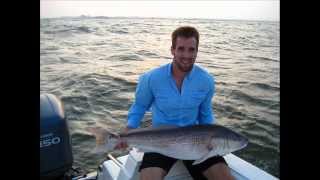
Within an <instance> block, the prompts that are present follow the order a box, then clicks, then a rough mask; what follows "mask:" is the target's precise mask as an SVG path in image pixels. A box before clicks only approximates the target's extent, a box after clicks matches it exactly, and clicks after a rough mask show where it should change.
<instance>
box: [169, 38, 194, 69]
mask: <svg viewBox="0 0 320 180" xmlns="http://www.w3.org/2000/svg"><path fill="white" fill-rule="evenodd" d="M197 53H198V50H197V40H196V38H195V37H190V38H185V37H179V36H178V37H177V40H176V47H175V48H173V47H171V54H172V55H173V63H174V64H175V65H176V67H178V69H179V70H180V71H182V72H189V71H191V69H192V67H193V64H194V62H195V60H196V58H197Z"/></svg>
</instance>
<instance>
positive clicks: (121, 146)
mask: <svg viewBox="0 0 320 180" xmlns="http://www.w3.org/2000/svg"><path fill="white" fill-rule="evenodd" d="M129 130H130V128H128V127H126V128H124V130H123V131H122V133H121V134H127V133H128V131H129ZM127 147H128V144H127V142H126V141H125V140H124V139H121V138H120V139H119V143H118V144H117V145H116V146H115V148H114V149H125V148H127Z"/></svg>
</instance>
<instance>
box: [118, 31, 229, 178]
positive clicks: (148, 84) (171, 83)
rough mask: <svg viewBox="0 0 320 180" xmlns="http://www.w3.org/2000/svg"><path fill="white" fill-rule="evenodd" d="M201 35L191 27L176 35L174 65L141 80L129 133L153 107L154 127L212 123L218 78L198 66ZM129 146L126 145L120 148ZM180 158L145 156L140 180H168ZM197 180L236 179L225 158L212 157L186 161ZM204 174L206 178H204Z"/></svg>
mask: <svg viewBox="0 0 320 180" xmlns="http://www.w3.org/2000/svg"><path fill="white" fill-rule="evenodd" d="M198 46H199V33H198V31H197V30H196V29H195V28H193V27H190V26H183V27H179V28H178V29H176V30H175V31H174V32H173V33H172V46H171V54H172V55H173V61H172V63H169V64H166V65H164V66H161V67H158V68H156V69H153V70H151V71H149V72H147V73H145V74H143V75H142V76H141V77H140V78H139V83H138V85H137V89H136V99H135V102H134V104H133V105H132V106H131V108H130V110H129V113H128V124H127V129H126V130H125V131H128V130H129V129H132V128H138V127H139V125H140V122H141V120H142V118H143V116H144V114H145V112H146V111H147V110H148V109H149V108H150V107H151V110H152V126H153V127H158V126H162V125H175V126H188V125H195V124H212V123H214V115H213V112H212V110H211V100H212V97H213V94H214V79H213V77H212V76H211V75H210V74H209V73H208V72H207V71H205V70H204V69H202V68H201V67H199V66H197V65H195V64H194V63H195V60H196V57H197V53H198ZM123 147H126V143H125V142H121V143H119V144H118V145H117V148H123ZM176 161H177V159H174V158H170V157H166V156H164V155H161V154H158V153H145V155H144V157H143V160H142V164H141V166H140V179H142V180H145V179H148V180H156V179H159V180H160V179H164V177H165V175H166V174H167V173H168V172H169V170H170V168H171V167H172V166H173V164H174V163H175V162H176ZM183 162H184V164H185V165H186V167H187V169H188V170H189V172H190V174H191V176H192V177H193V178H194V179H205V177H206V178H208V179H214V180H222V179H223V180H229V179H233V177H232V176H231V174H230V170H229V168H228V166H227V164H226V162H225V160H224V158H223V157H221V156H217V157H212V158H209V159H207V160H206V161H204V162H203V163H200V164H198V165H194V166H193V165H192V163H193V161H183ZM203 175H204V176H203Z"/></svg>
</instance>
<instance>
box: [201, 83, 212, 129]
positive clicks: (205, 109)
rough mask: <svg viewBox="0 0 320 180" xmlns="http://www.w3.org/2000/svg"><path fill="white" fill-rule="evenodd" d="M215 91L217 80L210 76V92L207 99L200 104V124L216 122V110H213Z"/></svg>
mask: <svg viewBox="0 0 320 180" xmlns="http://www.w3.org/2000/svg"><path fill="white" fill-rule="evenodd" d="M214 93H215V82H214V79H213V78H209V92H208V93H207V95H206V98H205V100H204V101H203V102H202V103H201V104H200V109H199V116H198V120H199V124H213V123H215V116H214V112H213V111H212V104H211V101H212V98H213V96H214Z"/></svg>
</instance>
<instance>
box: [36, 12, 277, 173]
mask: <svg viewBox="0 0 320 180" xmlns="http://www.w3.org/2000/svg"><path fill="white" fill-rule="evenodd" d="M181 25H192V26H194V27H196V28H197V29H198V30H199V32H200V44H199V52H198V58H197V61H196V63H197V64H198V65H200V66H202V67H204V68H206V69H207V70H208V71H209V73H210V74H212V75H214V76H215V79H216V94H215V96H214V98H213V101H212V105H213V111H214V113H215V116H216V120H217V123H218V124H221V125H224V126H227V127H229V128H231V129H233V130H235V131H237V132H239V133H241V134H243V135H245V136H246V137H248V138H249V141H250V143H249V145H248V146H247V147H246V148H245V149H243V150H240V151H238V152H236V153H235V154H236V155H238V156H239V157H241V158H243V159H245V160H247V161H249V162H250V163H252V164H254V165H256V166H258V167H259V168H262V169H263V170H266V171H267V172H269V173H271V174H272V175H274V176H277V177H279V163H280V161H279V154H280V150H279V139H280V133H279V128H280V117H279V116H280V106H279V105H280V76H279V74H280V72H279V71H280V59H279V53H280V52H279V51H280V41H279V36H280V34H279V29H280V27H279V22H264V21H237V20H210V19H165V18H125V17H123V18H108V17H73V18H71V17H69V18H54V19H41V20H40V93H52V94H55V95H56V96H58V97H59V98H60V99H61V100H62V102H63V104H64V109H65V114H66V116H67V120H68V123H69V128H70V133H71V138H72V148H73V155H74V165H76V166H81V167H82V168H84V169H85V170H87V171H92V170H96V168H97V166H98V165H99V163H101V162H102V161H103V160H105V158H106V155H97V154H94V153H92V152H91V150H92V149H93V148H94V146H95V140H94V139H93V137H92V136H90V135H89V134H88V132H86V130H85V128H86V127H88V126H92V125H97V126H102V127H104V128H107V129H109V130H111V131H114V132H119V131H120V130H121V128H123V127H124V126H125V124H126V118H127V112H128V109H129V108H130V106H131V104H132V103H133V100H134V92H135V88H136V85H137V79H138V77H139V75H141V74H142V73H144V72H145V71H147V70H150V69H152V68H154V67H158V66H160V65H162V64H166V63H168V62H171V54H170V46H171V32H172V31H173V30H174V29H175V28H177V27H178V26H181ZM150 119H151V116H150V114H149V113H147V114H146V115H145V118H144V119H143V123H142V126H148V125H149V124H150ZM125 153H126V152H121V151H115V152H113V153H112V154H113V155H115V156H118V155H123V154H125Z"/></svg>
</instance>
